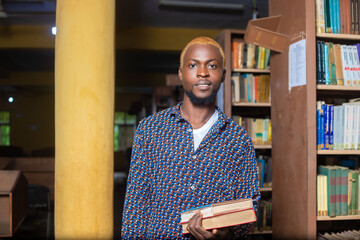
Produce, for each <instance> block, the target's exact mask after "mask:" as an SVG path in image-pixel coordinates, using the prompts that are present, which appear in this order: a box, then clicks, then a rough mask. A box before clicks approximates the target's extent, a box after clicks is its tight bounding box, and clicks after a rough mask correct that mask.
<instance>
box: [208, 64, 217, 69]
mask: <svg viewBox="0 0 360 240" xmlns="http://www.w3.org/2000/svg"><path fill="white" fill-rule="evenodd" d="M208 67H209V68H210V69H216V68H217V64H216V63H209V64H208Z"/></svg>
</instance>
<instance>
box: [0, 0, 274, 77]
mask: <svg viewBox="0 0 360 240" xmlns="http://www.w3.org/2000/svg"><path fill="white" fill-rule="evenodd" d="M0 1H1V0H0ZM84 1H85V0H84ZM182 1H198V2H201V3H233V4H234V3H236V4H242V5H243V7H244V8H243V10H242V11H236V12H229V11H220V10H217V9H215V10H214V9H213V10H207V9H194V8H190V9H184V8H181V9H180V8H175V7H172V8H170V7H159V0H117V1H116V27H117V29H119V28H122V27H136V26H147V27H166V28H194V29H219V30H220V29H225V28H236V29H245V28H246V25H247V22H248V21H249V20H250V19H251V18H252V16H253V6H254V5H253V4H254V2H255V3H256V8H257V11H258V17H266V16H267V15H268V0H208V1H205V0H182ZM1 4H2V6H3V9H4V12H6V14H7V17H6V18H0V25H29V24H30V25H55V11H56V1H55V0H2V1H1ZM178 57H179V53H178V52H163V51H161V52H159V51H130V50H118V51H117V59H116V60H117V62H122V63H124V61H121V60H122V59H126V60H127V61H125V62H126V64H121V65H120V64H117V66H116V71H117V73H124V72H125V73H131V72H133V71H138V69H141V72H143V73H154V72H155V73H174V72H175V73H176V71H177V66H178ZM149 62H150V63H151V64H149ZM135 63H136V64H135ZM135 65H137V67H136V68H134V67H133V66H135ZM139 65H140V67H139ZM53 66H54V51H53V50H49V49H45V50H44V49H0V78H4V77H6V75H7V74H8V73H9V72H10V71H53Z"/></svg>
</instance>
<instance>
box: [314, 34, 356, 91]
mask: <svg viewBox="0 0 360 240" xmlns="http://www.w3.org/2000/svg"><path fill="white" fill-rule="evenodd" d="M359 56H360V45H359V44H355V45H344V44H342V45H341V44H333V43H331V42H323V41H317V42H316V66H317V68H316V83H317V84H325V85H341V86H342V85H345V86H359V85H360V61H359Z"/></svg>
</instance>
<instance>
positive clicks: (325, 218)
mask: <svg viewBox="0 0 360 240" xmlns="http://www.w3.org/2000/svg"><path fill="white" fill-rule="evenodd" d="M316 219H317V220H318V221H341V220H360V215H347V216H336V217H329V216H317V217H316Z"/></svg>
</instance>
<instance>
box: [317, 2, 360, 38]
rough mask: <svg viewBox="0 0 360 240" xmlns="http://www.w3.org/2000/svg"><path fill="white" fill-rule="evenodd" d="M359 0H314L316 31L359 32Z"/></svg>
mask: <svg viewBox="0 0 360 240" xmlns="http://www.w3.org/2000/svg"><path fill="white" fill-rule="evenodd" d="M359 7H360V4H359V0H315V10H316V15H315V25H316V32H317V33H335V34H359V25H360V24H359V21H360V18H359Z"/></svg>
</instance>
